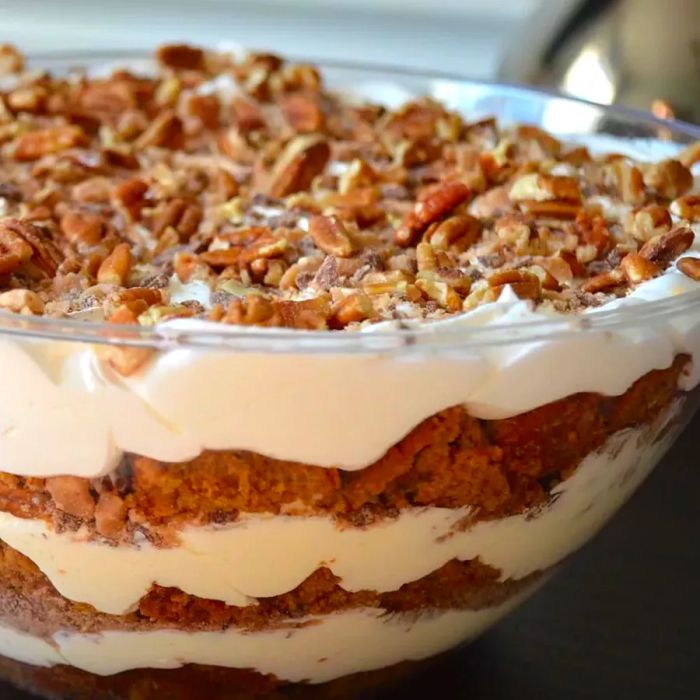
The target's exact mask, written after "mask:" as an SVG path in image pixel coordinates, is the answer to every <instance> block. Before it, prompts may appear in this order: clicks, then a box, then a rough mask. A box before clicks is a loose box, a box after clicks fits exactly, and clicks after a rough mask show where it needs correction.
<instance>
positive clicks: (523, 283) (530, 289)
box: [488, 270, 540, 299]
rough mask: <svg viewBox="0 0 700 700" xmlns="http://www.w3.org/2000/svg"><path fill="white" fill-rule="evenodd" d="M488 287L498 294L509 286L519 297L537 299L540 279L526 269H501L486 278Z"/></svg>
mask: <svg viewBox="0 0 700 700" xmlns="http://www.w3.org/2000/svg"><path fill="white" fill-rule="evenodd" d="M488 283H489V287H491V289H493V290H494V292H496V294H497V295H499V296H500V294H501V292H502V291H503V290H504V289H505V288H506V287H507V286H509V287H510V288H511V289H512V290H513V292H514V293H515V294H516V295H517V296H518V297H520V298H521V299H538V298H539V296H540V279H539V277H537V275H535V274H533V273H532V272H527V271H526V270H502V271H500V272H495V273H493V274H492V275H490V276H489V278H488Z"/></svg>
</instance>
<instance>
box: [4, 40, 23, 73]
mask: <svg viewBox="0 0 700 700" xmlns="http://www.w3.org/2000/svg"><path fill="white" fill-rule="evenodd" d="M23 68H24V57H23V56H22V54H21V53H20V52H19V51H18V50H17V49H16V48H15V47H14V46H12V44H0V75H11V74H12V73H20V72H21V71H22V69H23Z"/></svg>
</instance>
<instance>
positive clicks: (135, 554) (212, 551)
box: [0, 401, 681, 615]
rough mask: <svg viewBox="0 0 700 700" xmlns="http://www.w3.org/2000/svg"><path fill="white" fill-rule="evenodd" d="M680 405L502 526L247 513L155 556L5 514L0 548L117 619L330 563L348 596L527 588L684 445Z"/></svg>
mask: <svg viewBox="0 0 700 700" xmlns="http://www.w3.org/2000/svg"><path fill="white" fill-rule="evenodd" d="M680 404H681V402H680V401H679V402H677V403H676V405H674V406H673V407H672V408H670V409H669V410H668V411H667V412H666V414H665V415H664V416H663V417H662V418H661V419H660V420H659V421H657V423H656V424H655V425H653V426H646V427H643V428H638V429H634V430H624V431H620V432H619V433H617V434H615V435H614V436H613V437H612V438H610V439H609V440H608V441H607V443H606V444H605V446H604V447H603V448H602V449H601V450H600V451H598V452H596V453H592V454H590V455H588V457H586V459H585V460H584V461H583V462H582V463H581V464H580V466H579V467H578V469H577V470H576V471H575V472H574V474H573V475H572V476H571V477H570V478H569V479H567V480H565V481H563V482H562V483H561V484H559V485H558V486H556V487H555V489H554V490H553V494H552V496H553V498H552V501H551V502H550V503H549V504H548V505H547V506H545V507H543V508H541V509H540V510H537V511H534V512H533V511H530V512H527V513H524V514H522V515H515V516H510V517H507V518H502V519H500V520H490V521H480V522H476V523H475V524H472V525H466V524H465V521H466V519H467V518H468V516H469V515H470V511H469V509H468V508H461V509H447V508H421V509H407V510H402V511H401V513H400V515H399V516H398V517H397V518H395V519H392V520H385V521H382V522H379V523H376V524H374V525H371V526H369V527H366V528H354V527H344V528H341V527H339V526H338V524H337V523H336V522H335V521H334V520H333V519H332V518H328V517H320V516H313V517H295V516H284V515H262V516H261V515H255V516H253V515H249V516H244V517H242V518H241V519H240V520H239V521H238V522H236V523H235V524H233V525H228V526H225V527H219V528H217V527H210V526H206V527H188V528H185V529H184V530H183V531H182V532H181V533H180V536H179V538H180V541H179V546H176V547H173V548H157V547H153V546H152V545H150V544H144V545H140V546H134V545H121V546H112V545H110V544H106V543H103V542H100V541H90V540H88V536H87V533H85V532H78V533H71V532H63V533H57V532H55V531H53V530H51V529H50V528H49V526H48V525H47V524H46V523H45V522H43V521H41V520H25V519H22V518H17V517H15V516H13V515H10V514H9V513H0V539H2V540H4V541H5V542H6V543H7V544H8V545H9V546H11V547H13V548H14V549H16V550H18V551H19V552H21V553H22V554H24V555H25V556H27V557H28V558H29V559H31V560H32V561H33V562H34V563H35V564H36V565H37V566H38V567H39V568H40V569H41V570H42V571H43V572H44V573H45V574H46V576H47V577H48V578H49V580H50V581H51V583H52V584H53V585H54V586H55V587H56V589H57V590H58V592H59V593H61V595H63V596H64V597H66V598H69V599H71V600H75V601H79V602H84V603H89V604H90V605H93V606H94V607H95V608H97V609H98V610H100V611H102V612H106V613H112V614H117V615H119V614H123V613H126V612H128V611H130V610H132V609H133V608H134V606H135V605H136V604H137V603H138V601H139V599H140V598H141V597H143V596H144V595H145V594H146V593H147V592H148V590H149V589H150V587H151V585H152V584H153V583H157V584H160V585H161V586H166V587H167V586H172V587H176V588H179V589H181V590H183V591H185V592H186V593H189V594H191V595H196V596H199V597H202V598H213V599H216V600H222V601H224V602H225V603H227V604H229V605H236V606H245V605H255V604H256V602H257V601H256V599H257V598H262V597H268V596H274V595H280V594H282V593H286V592H288V591H290V590H292V589H294V588H296V587H297V586H298V585H299V584H300V583H302V581H304V579H306V578H307V577H308V576H309V575H310V574H312V573H313V572H314V571H315V570H316V569H318V568H319V567H324V566H325V567H328V568H330V569H331V570H332V571H333V573H334V574H335V575H336V576H338V577H339V578H340V579H341V582H340V585H341V586H342V587H343V588H345V589H346V590H348V591H360V590H376V591H380V592H384V591H393V590H396V589H398V588H400V587H401V586H402V585H403V584H404V583H408V582H410V581H415V580H417V579H419V578H422V577H423V576H426V575H427V574H430V573H431V572H433V571H435V570H436V569H438V568H440V567H441V566H443V565H444V564H446V563H447V562H448V561H450V560H452V559H459V560H469V559H474V558H476V557H478V558H479V559H480V560H481V561H482V562H483V563H484V564H488V565H490V566H493V567H495V568H496V569H498V570H499V571H500V578H501V580H506V579H520V578H523V577H525V576H527V575H528V574H530V573H533V572H535V571H544V570H546V569H549V568H550V567H552V566H554V565H555V564H556V563H557V562H559V561H561V560H562V559H564V558H565V557H566V556H568V555H569V554H570V553H571V552H573V551H574V550H575V549H577V548H578V547H580V546H581V545H582V544H584V543H585V542H586V540H588V539H589V538H590V537H591V536H592V535H593V534H594V533H595V532H596V531H597V530H598V529H599V528H600V527H601V526H602V525H603V524H604V523H605V522H606V521H607V520H608V518H609V517H610V516H611V515H612V514H613V513H614V512H615V511H616V510H617V509H618V508H619V507H620V505H621V504H622V503H624V501H625V500H627V498H628V497H629V496H630V495H631V494H632V492H633V491H634V490H635V489H636V488H637V486H638V485H639V484H640V483H641V481H642V480H643V479H644V477H645V476H646V475H647V474H648V473H649V471H650V470H651V469H652V468H653V466H654V465H655V464H656V462H657V461H658V460H659V459H660V458H661V456H662V454H663V453H664V452H665V450H666V449H667V447H668V446H669V445H670V444H671V442H672V440H673V438H674V437H675V431H674V430H669V431H668V434H664V431H666V429H667V427H668V426H669V423H671V422H672V421H673V420H674V419H675V418H676V417H677V415H678V411H679V410H680ZM660 435H663V439H662V440H657V438H658V436H660ZM115 581H119V585H114V582H115Z"/></svg>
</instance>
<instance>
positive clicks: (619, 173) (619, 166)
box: [607, 158, 646, 206]
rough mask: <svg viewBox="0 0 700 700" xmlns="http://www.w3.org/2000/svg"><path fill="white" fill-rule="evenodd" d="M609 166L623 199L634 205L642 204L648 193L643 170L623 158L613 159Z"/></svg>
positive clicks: (614, 182)
mask: <svg viewBox="0 0 700 700" xmlns="http://www.w3.org/2000/svg"><path fill="white" fill-rule="evenodd" d="M607 168H608V172H609V174H610V176H611V178H612V180H613V184H614V185H615V187H616V188H617V191H618V193H619V195H620V197H621V198H622V201H623V202H626V203H627V204H632V205H634V206H640V205H642V204H643V203H644V199H645V197H646V195H645V193H644V178H643V176H642V172H641V170H640V169H639V168H637V167H636V166H634V165H631V164H630V163H628V162H627V161H626V160H624V159H623V158H618V159H617V160H615V161H613V162H612V163H610V164H609V165H608V166H607Z"/></svg>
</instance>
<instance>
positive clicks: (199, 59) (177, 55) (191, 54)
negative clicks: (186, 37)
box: [156, 44, 204, 70]
mask: <svg viewBox="0 0 700 700" xmlns="http://www.w3.org/2000/svg"><path fill="white" fill-rule="evenodd" d="M156 58H157V59H158V62H159V63H160V64H161V65H163V66H166V67H167V68H173V69H175V70H202V69H203V68H204V51H202V49H199V48H197V47H195V46H189V45H187V44H165V45H163V46H159V47H158V50H157V51H156Z"/></svg>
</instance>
